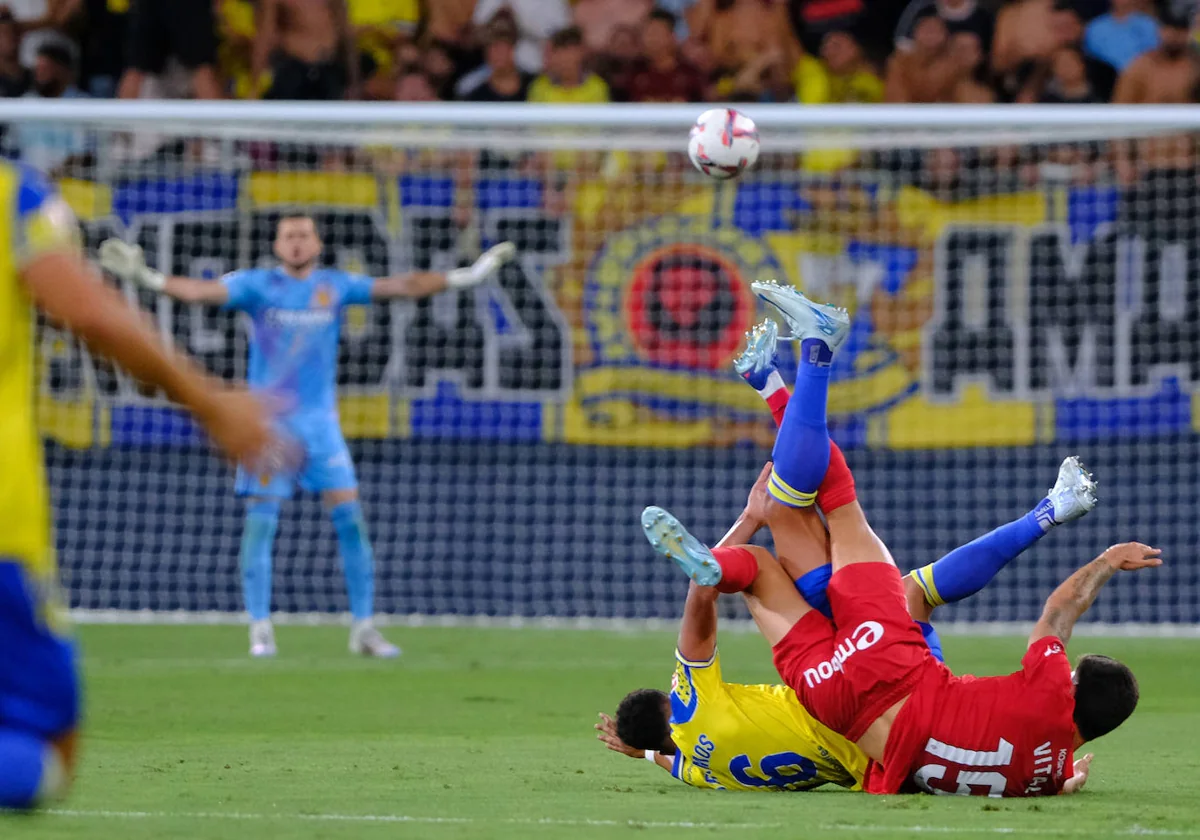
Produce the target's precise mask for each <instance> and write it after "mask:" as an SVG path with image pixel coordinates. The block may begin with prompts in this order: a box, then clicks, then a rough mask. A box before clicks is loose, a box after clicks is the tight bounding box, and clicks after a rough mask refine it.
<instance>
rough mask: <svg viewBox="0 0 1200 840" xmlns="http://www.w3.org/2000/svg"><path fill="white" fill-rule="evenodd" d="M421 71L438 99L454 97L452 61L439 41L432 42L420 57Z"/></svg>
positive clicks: (447, 51)
mask: <svg viewBox="0 0 1200 840" xmlns="http://www.w3.org/2000/svg"><path fill="white" fill-rule="evenodd" d="M421 70H422V72H424V74H425V78H426V79H428V81H429V84H431V85H432V86H433V90H434V92H435V93H436V94H437V98H438V99H450V98H452V97H453V95H454V59H453V58H452V57H451V55H450V51H449V50H448V49H447V48H446V47H445V46H444V45H443V44H442V42H440V41H434V42H432V43H431V44H430V45H429V46H428V47H426V48H425V52H424V53H423V54H422V56H421Z"/></svg>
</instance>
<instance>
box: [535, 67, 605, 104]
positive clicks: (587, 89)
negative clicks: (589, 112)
mask: <svg viewBox="0 0 1200 840" xmlns="http://www.w3.org/2000/svg"><path fill="white" fill-rule="evenodd" d="M526 98H527V99H528V100H529V101H530V102H548V103H552V104H554V105H599V104H602V103H605V102H608V101H609V94H608V84H607V83H606V82H605V81H604V80H603V79H601V78H600V77H599V76H596V75H594V74H591V73H589V74H587V75H586V76H584V77H583V81H582V82H580V83H579V84H577V85H575V86H574V87H566V86H565V85H560V84H556V83H555V82H554V81H552V80H551V78H550V77H549V76H546V75H541V76H538V77H537V78H536V79H534V80H533V84H531V85H530V86H529V95H528V96H527V97H526Z"/></svg>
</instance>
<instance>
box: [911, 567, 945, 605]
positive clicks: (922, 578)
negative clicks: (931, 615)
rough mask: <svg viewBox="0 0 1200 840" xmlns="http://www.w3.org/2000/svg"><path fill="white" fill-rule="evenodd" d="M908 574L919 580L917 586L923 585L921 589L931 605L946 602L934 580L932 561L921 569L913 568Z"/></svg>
mask: <svg viewBox="0 0 1200 840" xmlns="http://www.w3.org/2000/svg"><path fill="white" fill-rule="evenodd" d="M908 576H909V577H910V578H912V579H913V580H915V581H916V582H917V586H919V587H921V591H922V592H924V593H925V600H926V601H928V602H929V605H930V606H931V607H940V606H942V605H944V604H945V603H946V602H945V601H943V600H942V596H941V595H939V594H938V591H937V585H936V584H935V583H934V582H933V564H932V563H930V564H929V565H928V566H922V567H921V568H919V569H913V570H912V571H911V572H909V575H908Z"/></svg>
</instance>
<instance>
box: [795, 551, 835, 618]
mask: <svg viewBox="0 0 1200 840" xmlns="http://www.w3.org/2000/svg"><path fill="white" fill-rule="evenodd" d="M832 576H833V566H832V565H831V564H829V563H824V564H822V565H820V566H817V568H815V569H812V570H811V571H807V572H805V573H804V574H802V575H801V576H800V577H798V578H796V589H798V590H799V591H800V594H801V595H803V596H804V600H805V601H808V605H809V606H810V607H812V608H813V609H814V610H816V611H817V612H819V613H820V614H821V615H823V616H825V617H826V618H829V619H832V618H833V609H832V608H831V607H830V606H829V592H828V590H829V578H831V577H832Z"/></svg>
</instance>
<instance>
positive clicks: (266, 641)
mask: <svg viewBox="0 0 1200 840" xmlns="http://www.w3.org/2000/svg"><path fill="white" fill-rule="evenodd" d="M276 653H277V651H276V648H275V628H274V627H273V626H271V622H270V621H252V622H250V655H251V656H253V657H256V658H262V657H271V656H274V655H275V654H276Z"/></svg>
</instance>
